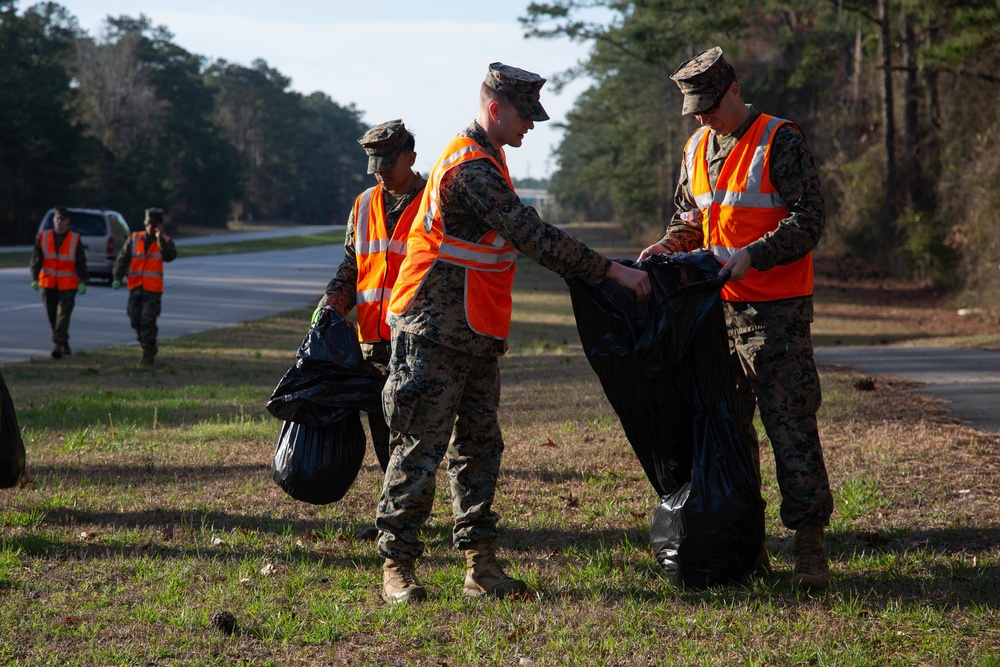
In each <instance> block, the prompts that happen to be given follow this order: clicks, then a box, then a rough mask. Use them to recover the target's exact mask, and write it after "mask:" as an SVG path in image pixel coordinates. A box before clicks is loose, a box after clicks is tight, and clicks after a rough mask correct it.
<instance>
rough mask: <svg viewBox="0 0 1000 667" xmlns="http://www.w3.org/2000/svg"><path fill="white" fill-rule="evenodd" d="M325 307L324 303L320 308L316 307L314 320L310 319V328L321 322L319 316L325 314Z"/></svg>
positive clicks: (321, 303)
mask: <svg viewBox="0 0 1000 667" xmlns="http://www.w3.org/2000/svg"><path fill="white" fill-rule="evenodd" d="M324 307H325V306H323V302H322V301H321V302H320V304H319V305H318V306H316V310H314V311H313V314H312V318H310V320H309V326H311V327H314V326H316V323H317V322H319V316H320V315H322V314H323V308H324Z"/></svg>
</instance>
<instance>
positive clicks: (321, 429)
mask: <svg viewBox="0 0 1000 667" xmlns="http://www.w3.org/2000/svg"><path fill="white" fill-rule="evenodd" d="M364 458H365V431H364V429H363V428H362V427H361V416H360V415H359V414H358V413H357V412H353V413H351V414H349V415H347V416H345V417H344V418H343V419H341V420H340V421H339V422H337V423H336V424H332V425H330V426H306V425H305V424H297V423H295V422H289V421H286V422H285V423H284V424H283V425H282V426H281V432H280V433H279V434H278V446H277V448H276V449H275V450H274V460H273V461H272V463H271V474H272V475H273V477H274V481H275V482H277V483H278V486H280V487H281V488H282V489H283V490H284V491H285V493H287V494H288V495H289V496H291V497H292V498H294V499H295V500H301V501H302V502H306V503H312V504H313V505H326V504H327V503H333V502H336V501H338V500H340V499H341V498H343V497H344V495H345V494H346V493H347V490H348V489H350V488H351V485H352V484H354V480H355V479H356V478H357V476H358V472H359V471H360V470H361V462H362V461H363V460H364Z"/></svg>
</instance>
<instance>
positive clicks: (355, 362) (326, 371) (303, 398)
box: [266, 308, 383, 426]
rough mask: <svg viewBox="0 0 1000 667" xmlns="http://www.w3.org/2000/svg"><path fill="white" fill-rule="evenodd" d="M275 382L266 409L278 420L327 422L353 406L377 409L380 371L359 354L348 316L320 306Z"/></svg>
mask: <svg viewBox="0 0 1000 667" xmlns="http://www.w3.org/2000/svg"><path fill="white" fill-rule="evenodd" d="M296 357H297V360H296V362H295V365H294V366H292V367H291V368H289V369H288V371H287V372H286V373H285V375H284V377H282V378H281V380H280V381H279V382H278V386H277V387H275V389H274V392H273V393H272V394H271V398H270V400H268V402H267V406H266V407H267V410H268V412H270V413H271V414H272V415H274V416H275V417H277V418H278V419H283V420H285V421H293V422H297V423H299V424H307V425H309V426H329V425H330V424H334V423H336V422H338V421H340V420H341V419H343V418H344V417H345V416H346V415H348V414H350V413H351V412H356V411H358V410H361V411H364V412H370V413H373V414H380V413H381V412H382V384H383V379H382V374H381V373H379V371H378V370H377V369H376V368H375V367H374V366H372V365H371V364H370V363H368V362H367V361H365V359H364V357H362V355H361V345H360V344H359V343H358V336H357V334H356V333H355V332H354V329H353V328H352V327H351V325H350V324H348V322H347V320H345V319H344V318H343V317H341V316H340V314H338V313H337V312H336V311H335V310H333V309H332V308H327V309H325V310H324V311H323V312H322V314H321V316H320V318H319V321H317V322H316V325H315V326H314V327H313V328H312V329H310V330H309V333H307V334H306V337H305V339H303V341H302V345H301V346H300V347H299V350H298V353H297V354H296Z"/></svg>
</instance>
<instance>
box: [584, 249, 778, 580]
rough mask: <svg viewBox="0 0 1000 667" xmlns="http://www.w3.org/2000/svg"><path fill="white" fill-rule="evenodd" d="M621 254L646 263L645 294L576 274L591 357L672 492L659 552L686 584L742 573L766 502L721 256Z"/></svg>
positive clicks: (637, 443) (647, 462)
mask: <svg viewBox="0 0 1000 667" xmlns="http://www.w3.org/2000/svg"><path fill="white" fill-rule="evenodd" d="M617 261H619V262H620V263H622V264H626V265H628V266H634V267H635V268H639V269H643V270H645V271H646V272H647V274H648V275H649V278H650V281H651V283H652V286H653V294H652V296H651V297H650V299H649V300H648V301H647V302H646V303H638V302H637V300H636V298H635V296H634V294H633V293H632V292H631V291H630V290H627V289H625V288H623V287H621V286H620V285H617V284H616V283H613V282H611V281H608V280H605V281H603V282H602V283H601V284H599V285H591V284H589V283H586V282H584V281H582V280H579V279H570V280H568V281H567V282H568V283H569V286H570V294H571V297H572V300H573V310H574V312H575V314H576V321H577V329H578V330H579V333H580V340H581V341H582V343H583V348H584V352H585V353H586V355H587V359H588V360H589V361H590V364H591V366H592V367H593V369H594V371H595V372H596V373H597V375H598V377H599V378H600V380H601V385H602V387H603V388H604V392H605V394H606V395H607V397H608V400H609V402H610V403H611V405H612V407H613V408H614V409H615V412H616V413H617V414H618V417H619V419H620V420H621V423H622V427H623V429H624V431H625V435H626V437H627V438H628V440H629V443H630V444H631V445H632V449H633V450H634V451H635V453H636V456H637V457H638V459H639V462H640V463H641V465H642V467H643V470H644V471H645V473H646V476H647V478H648V479H649V481H650V483H651V484H652V485H653V488H654V489H655V490H656V492H657V494H658V495H659V496H660V499H661V505H660V506H659V507H658V508H657V509H656V510H655V511H654V513H653V520H652V525H651V527H650V538H651V546H652V547H653V551H654V554H655V555H656V558H657V561H658V562H659V563H660V564H661V565H662V566H663V568H664V569H665V570H666V572H667V574H668V575H670V576H671V577H672V578H673V579H674V580H675V581H677V582H678V583H684V584H687V585H692V586H705V585H712V584H715V583H722V582H727V581H733V580H737V579H739V578H741V577H742V576H743V575H745V574H746V573H747V572H748V571H749V569H750V568H751V566H752V565H753V563H754V560H755V558H756V556H757V554H758V552H759V551H760V548H761V546H762V545H763V543H764V501H763V499H762V498H761V495H760V488H759V485H758V482H757V471H756V468H755V464H754V460H753V457H752V455H751V452H750V450H749V444H748V443H745V442H743V441H742V439H741V438H740V434H739V420H738V402H737V397H736V385H735V381H734V378H733V375H732V371H731V370H730V366H729V346H728V341H727V336H726V326H725V316H724V313H723V311H722V302H721V299H720V296H719V292H720V290H721V289H722V285H723V284H724V283H725V279H724V278H721V277H719V275H718V272H719V263H718V262H717V261H716V260H715V258H714V257H713V256H712V254H711V253H709V252H706V251H699V252H694V253H677V254H673V255H657V256H654V257H651V258H648V259H646V260H644V261H643V262H640V263H632V262H629V261H628V260H617Z"/></svg>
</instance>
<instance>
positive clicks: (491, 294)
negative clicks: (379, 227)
mask: <svg viewBox="0 0 1000 667" xmlns="http://www.w3.org/2000/svg"><path fill="white" fill-rule="evenodd" d="M501 155H503V150H502V149H501ZM470 160H489V161H490V163H491V164H492V165H493V166H494V167H496V168H497V170H499V171H500V173H501V174H503V176H504V178H505V179H506V180H507V184H508V185H509V186H510V188H511V190H513V189H514V185H513V183H512V182H511V180H510V174H509V173H508V171H507V168H506V166H505V165H501V164H500V163H498V162H497V161H496V160H495V159H494V158H493V157H491V156H490V154H489V153H487V152H486V151H485V150H483V148H482V146H480V145H479V144H477V143H476V142H475V141H473V140H472V139H470V138H469V137H455V138H454V139H452V140H451V143H449V144H448V147H447V148H445V150H444V152H443V153H442V154H441V156H440V157H439V158H438V161H437V163H436V164H435V165H434V168H433V169H431V173H430V176H429V177H428V178H427V185H426V186H425V187H424V194H423V196H422V197H421V198H420V210H419V212H418V213H417V219H418V220H421V221H422V224H419V225H415V226H413V227H412V228H411V229H410V235H409V237H408V238H407V242H406V258H405V259H404V260H403V264H402V266H401V267H400V269H399V277H398V278H397V280H396V285H395V286H394V287H393V290H392V298H391V299H390V301H389V312H390V313H391V314H392V315H397V316H398V315H403V314H405V313H406V312H407V310H409V308H410V306H412V305H413V301H414V299H415V298H416V296H417V294H418V293H419V292H420V288H421V286H422V285H423V283H424V280H426V278H427V275H428V273H429V272H430V271H431V269H432V268H433V266H434V264H435V263H437V262H439V261H440V262H445V263H447V264H452V265H455V266H460V267H462V268H463V269H465V295H464V303H465V317H466V322H467V323H468V325H469V328H470V329H472V330H473V331H475V332H476V333H478V334H481V335H483V336H489V337H491V338H499V339H501V340H502V339H506V338H507V335H508V334H509V333H510V315H511V288H512V286H513V282H514V271H515V270H516V269H517V263H516V260H517V249H515V248H514V246H512V245H511V244H510V243H508V242H507V240H506V239H504V238H503V237H502V236H500V235H499V234H498V233H497V232H496V230H490V231H489V232H487V233H486V234H484V235H483V237H482V238H480V239H479V240H478V241H466V240H464V239H460V238H457V237H454V236H449V235H448V234H447V233H446V232H445V222H444V221H443V220H442V218H441V211H440V208H439V198H440V194H441V193H440V188H441V180H442V179H443V178H444V175H445V174H446V173H448V171H449V170H450V169H453V168H454V167H456V166H458V165H460V164H462V163H464V162H468V161H470Z"/></svg>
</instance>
